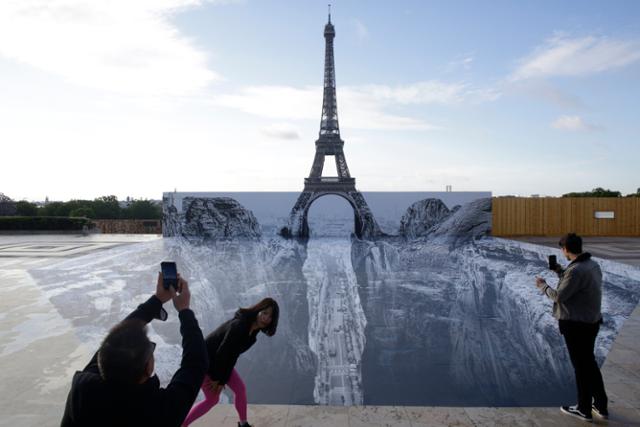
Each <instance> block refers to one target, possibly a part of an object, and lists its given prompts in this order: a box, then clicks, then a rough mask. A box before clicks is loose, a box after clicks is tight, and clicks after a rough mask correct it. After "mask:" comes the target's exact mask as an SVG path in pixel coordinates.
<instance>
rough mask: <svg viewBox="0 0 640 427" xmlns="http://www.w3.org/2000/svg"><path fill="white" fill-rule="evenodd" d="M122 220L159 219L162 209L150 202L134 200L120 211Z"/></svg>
mask: <svg viewBox="0 0 640 427" xmlns="http://www.w3.org/2000/svg"><path fill="white" fill-rule="evenodd" d="M122 218H127V219H160V218H162V209H161V208H160V206H158V205H157V204H156V203H154V202H153V201H151V200H134V201H132V202H131V203H129V206H128V207H127V208H126V209H123V210H122Z"/></svg>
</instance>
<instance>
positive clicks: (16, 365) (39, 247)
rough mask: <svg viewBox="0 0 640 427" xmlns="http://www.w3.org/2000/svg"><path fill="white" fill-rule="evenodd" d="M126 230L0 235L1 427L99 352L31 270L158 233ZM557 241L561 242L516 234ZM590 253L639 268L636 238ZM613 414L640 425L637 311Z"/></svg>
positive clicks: (502, 416)
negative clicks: (77, 333)
mask: <svg viewBox="0 0 640 427" xmlns="http://www.w3.org/2000/svg"><path fill="white" fill-rule="evenodd" d="M158 238H160V237H159V236H139V235H137V236H132V235H90V236H76V235H34V236H26V235H25V236H7V235H0V284H1V285H0V379H1V381H0V414H1V415H0V426H21V427H23V426H24V427H29V426H56V425H59V420H60V418H61V415H62V410H63V406H64V400H65V398H66V395H67V393H68V390H69V386H70V381H71V377H72V375H73V372H74V371H75V370H77V369H80V368H82V366H83V365H84V364H85V363H86V361H87V360H88V359H89V358H90V356H91V355H92V354H93V352H94V351H95V348H86V347H85V346H84V345H83V343H81V342H78V339H77V337H76V336H75V334H74V332H73V328H72V326H71V324H70V323H69V321H68V320H65V319H64V318H63V317H62V316H60V314H59V313H58V311H57V310H56V308H55V307H54V306H53V305H52V304H51V302H50V301H49V299H48V298H47V297H45V295H44V293H43V291H42V289H40V288H39V287H38V286H37V284H36V283H35V282H34V281H33V279H32V278H31V277H30V275H29V273H28V271H29V270H30V269H33V268H40V267H44V266H47V265H50V264H52V263H54V262H57V261H59V260H61V259H68V258H73V257H76V256H80V255H86V254H91V253H96V254H98V253H100V251H104V250H107V249H110V248H114V247H117V246H122V245H129V244H132V243H135V242H142V241H148V240H153V239H158ZM518 240H523V241H527V242H530V243H535V244H540V245H548V246H552V247H557V243H556V242H557V239H551V238H549V239H548V238H519V239H518ZM585 249H586V250H587V251H590V252H592V253H593V254H594V255H596V256H599V257H602V258H607V259H611V260H613V261H618V262H623V263H627V264H630V265H635V266H638V267H639V268H640V239H632V238H587V239H585ZM603 375H604V379H605V383H606V387H607V392H608V394H609V397H610V412H611V419H610V420H609V421H608V422H604V421H600V420H594V421H595V422H596V424H599V425H604V424H607V425H611V426H640V308H636V309H635V311H634V312H633V314H632V315H631V317H630V318H629V319H628V320H627V321H626V322H625V324H624V326H623V327H622V329H621V331H620V334H619V335H618V337H617V339H616V341H615V343H614V345H613V348H612V349H611V351H610V353H609V355H608V357H607V359H606V362H605V364H604V366H603ZM249 414H250V419H251V420H252V422H253V423H254V424H255V425H256V426H257V427H266V426H274V427H275V426H283V427H294V426H301V427H316V426H350V427H355V426H415V427H418V426H449V425H452V426H565V425H566V426H572V425H576V426H577V425H583V424H584V423H583V422H581V421H578V420H575V421H574V420H573V419H572V418H570V417H567V416H566V415H562V414H560V412H559V410H558V408H555V407H553V408H518V407H509V408H480V407H467V408H462V407H456V408H446V407H399V406H398V407H388V406H384V407H381V406H378V407H374V406H365V407H362V406H352V407H327V406H295V405H250V408H249ZM235 423H236V415H235V409H234V408H233V406H232V405H219V406H218V407H216V408H215V409H214V410H212V411H210V412H209V413H208V414H207V415H206V416H204V417H203V418H201V419H200V420H198V422H196V423H194V424H193V426H195V427H198V426H234V425H235Z"/></svg>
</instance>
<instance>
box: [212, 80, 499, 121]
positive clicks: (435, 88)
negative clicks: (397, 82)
mask: <svg viewBox="0 0 640 427" xmlns="http://www.w3.org/2000/svg"><path fill="white" fill-rule="evenodd" d="M498 96H499V94H498V93H497V92H495V91H486V90H477V89H471V88H468V87H467V86H466V85H465V84H463V83H443V82H438V81H426V82H417V83H414V84H410V85H403V86H393V87H392V86H385V85H363V86H345V87H342V88H340V89H339V90H338V92H337V97H338V115H339V118H340V123H341V125H342V127H348V128H356V129H378V130H431V129H437V128H438V126H436V125H434V124H431V123H428V122H426V121H424V120H423V119H418V118H413V117H409V116H405V115H398V114H395V113H392V112H390V110H392V109H393V108H394V107H402V106H408V105H430V104H441V105H453V104H459V103H462V102H466V101H470V102H475V101H488V100H494V99H496V98H497V97H498ZM213 103H214V104H215V105H218V106H224V107H230V108H234V109H237V110H240V111H244V112H246V113H250V114H254V115H257V116H262V117H267V118H271V119H283V120H318V122H319V121H320V113H321V107H322V88H321V87H319V86H307V87H304V88H295V87H290V86H250V87H245V88H243V89H241V90H240V91H239V92H238V93H234V94H227V95H221V96H218V97H216V98H214V100H213Z"/></svg>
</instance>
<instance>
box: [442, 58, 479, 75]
mask: <svg viewBox="0 0 640 427" xmlns="http://www.w3.org/2000/svg"><path fill="white" fill-rule="evenodd" d="M473 60H474V58H473V55H464V56H461V57H458V58H456V59H454V60H453V61H451V62H449V63H448V64H447V65H446V66H445V67H444V71H445V72H448V73H450V72H453V71H457V70H459V69H462V70H465V71H468V70H470V69H471V66H472V64H473Z"/></svg>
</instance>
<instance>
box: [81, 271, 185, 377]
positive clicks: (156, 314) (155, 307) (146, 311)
mask: <svg viewBox="0 0 640 427" xmlns="http://www.w3.org/2000/svg"><path fill="white" fill-rule="evenodd" d="M174 295H175V290H174V289H173V288H171V287H170V288H169V289H165V288H164V284H163V283H162V273H158V281H157V283H156V292H155V294H153V295H152V296H151V297H149V299H147V300H146V301H145V302H143V303H142V304H140V305H139V306H138V307H137V308H136V309H135V310H133V311H132V312H131V313H130V314H129V315H128V316H127V317H125V318H124V320H129V319H139V320H141V321H143V322H144V323H149V322H151V321H152V320H153V319H159V320H162V321H165V320H167V312H166V311H165V309H164V308H162V305H163V304H164V303H165V302H167V301H169V300H170V299H171V298H172V297H173V296H174ZM83 371H85V372H95V373H98V372H99V371H98V352H97V351H96V352H95V353H94V355H93V357H92V358H91V360H90V361H89V363H88V364H87V366H85V368H84V369H83Z"/></svg>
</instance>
